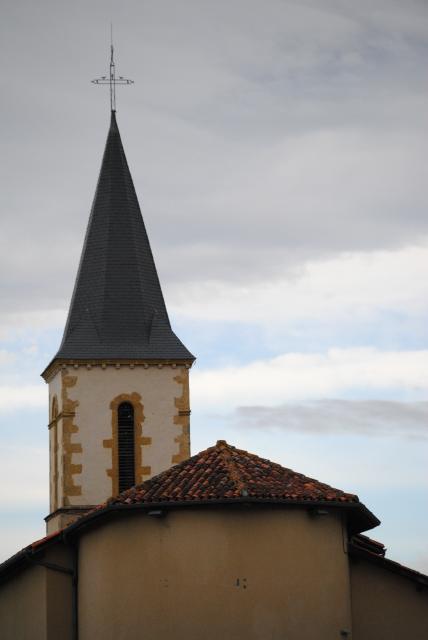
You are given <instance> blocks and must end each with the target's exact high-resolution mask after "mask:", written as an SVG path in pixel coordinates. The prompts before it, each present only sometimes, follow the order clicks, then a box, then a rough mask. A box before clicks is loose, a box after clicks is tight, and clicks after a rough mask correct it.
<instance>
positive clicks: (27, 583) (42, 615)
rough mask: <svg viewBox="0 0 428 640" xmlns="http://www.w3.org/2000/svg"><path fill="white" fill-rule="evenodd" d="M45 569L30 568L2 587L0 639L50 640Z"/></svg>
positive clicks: (0, 591) (0, 595)
mask: <svg viewBox="0 0 428 640" xmlns="http://www.w3.org/2000/svg"><path fill="white" fill-rule="evenodd" d="M45 585H46V583H45V569H43V568H41V567H30V568H28V569H27V570H26V571H24V572H21V573H18V574H17V575H16V576H14V577H13V578H11V579H10V580H9V581H8V582H7V583H5V584H2V585H0V638H1V639H2V640H18V639H19V640H46V637H47V636H46V613H47V610H46V587H45Z"/></svg>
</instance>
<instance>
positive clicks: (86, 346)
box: [55, 111, 194, 360]
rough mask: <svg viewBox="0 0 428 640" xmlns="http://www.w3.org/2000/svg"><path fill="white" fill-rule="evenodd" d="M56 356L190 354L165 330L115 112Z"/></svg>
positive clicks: (158, 357)
mask: <svg viewBox="0 0 428 640" xmlns="http://www.w3.org/2000/svg"><path fill="white" fill-rule="evenodd" d="M56 358H61V359H143V360H144V359H147V360H194V356H192V354H191V353H190V352H189V351H188V350H187V349H186V347H185V346H184V345H183V344H182V343H181V342H180V340H179V339H178V338H177V336H176V335H175V334H174V332H173V331H172V329H171V325H170V322H169V318H168V313H167V310H166V307H165V302H164V299H163V295H162V290H161V287H160V284H159V278H158V274H157V272H156V266H155V263H154V260H153V255H152V251H151V249H150V243H149V239H148V237H147V233H146V229H145V226H144V222H143V218H142V216H141V212H140V207H139V205H138V200H137V195H136V193H135V189H134V185H133V183H132V178H131V174H130V172H129V168H128V163H127V161H126V157H125V152H124V150H123V147H122V141H121V139H120V134H119V129H118V127H117V122H116V116H115V112H114V111H112V114H111V124H110V130H109V133H108V137H107V143H106V147H105V151H104V157H103V161H102V166H101V171H100V176H99V179H98V185H97V190H96V193H95V198H94V202H93V205H92V211H91V215H90V218H89V223H88V228H87V231H86V238H85V243H84V246H83V251H82V256H81V259H80V265H79V271H78V273H77V278H76V283H75V286H74V292H73V297H72V300H71V304H70V310H69V313H68V319H67V324H66V326H65V330H64V336H63V339H62V343H61V346H60V348H59V351H58V353H57V354H56V356H55V359H56Z"/></svg>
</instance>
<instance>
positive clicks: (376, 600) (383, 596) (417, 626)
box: [351, 560, 428, 640]
mask: <svg viewBox="0 0 428 640" xmlns="http://www.w3.org/2000/svg"><path fill="white" fill-rule="evenodd" d="M351 588H352V617H353V626H354V635H353V638H354V640H379V639H383V638H385V639H388V640H407V639H409V640H410V639H411V640H427V638H428V591H427V590H426V589H425V590H424V591H417V589H416V584H415V583H414V582H413V581H411V580H409V579H408V578H405V577H403V576H400V575H397V574H395V573H392V572H391V571H388V570H386V569H384V568H382V567H379V566H375V565H373V564H371V563H368V562H366V561H364V560H353V561H352V563H351Z"/></svg>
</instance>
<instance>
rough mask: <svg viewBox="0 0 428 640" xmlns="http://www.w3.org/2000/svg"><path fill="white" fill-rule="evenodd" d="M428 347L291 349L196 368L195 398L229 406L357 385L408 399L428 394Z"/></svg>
mask: <svg viewBox="0 0 428 640" xmlns="http://www.w3.org/2000/svg"><path fill="white" fill-rule="evenodd" d="M427 362H428V351H426V350H425V351H423V350H420V351H379V350H377V349H374V348H364V349H363V348H350V349H330V350H329V351H327V352H326V353H289V354H285V355H281V356H278V357H276V358H272V359H269V360H259V361H255V362H252V363H250V364H246V365H242V366H229V367H224V368H221V369H215V370H207V371H199V370H198V369H195V370H194V372H193V373H192V398H193V403H194V404H197V405H198V407H204V408H206V409H210V410H215V409H216V408H218V410H219V412H220V410H227V409H230V408H233V407H237V406H243V405H244V406H245V405H251V406H253V405H278V404H283V403H284V402H292V401H301V400H311V399H317V398H319V399H320V398H325V397H332V396H334V397H340V396H341V395H343V394H349V393H350V392H352V391H356V390H357V391H358V390H359V389H364V390H365V392H366V393H367V392H369V391H370V390H371V391H372V392H373V391H375V392H376V394H377V397H382V396H384V397H385V396H386V397H388V396H389V395H390V394H391V392H394V393H396V394H397V393H399V394H400V396H401V397H403V396H405V397H407V398H408V399H414V398H415V397H416V398H417V399H425V398H426V397H427V396H428V366H427Z"/></svg>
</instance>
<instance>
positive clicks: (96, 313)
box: [42, 110, 195, 533]
mask: <svg viewBox="0 0 428 640" xmlns="http://www.w3.org/2000/svg"><path fill="white" fill-rule="evenodd" d="M194 359H195V358H194V356H193V355H192V354H191V353H190V352H189V351H188V350H187V349H186V347H185V346H184V345H183V343H182V342H181V341H180V340H179V339H178V338H177V336H176V335H175V334H174V332H173V331H172V329H171V325H170V322H169V318H168V313H167V310H166V306H165V302H164V299H163V295H162V290H161V287H160V283H159V279H158V275H157V271H156V266H155V263H154V260H153V255H152V251H151V248H150V244H149V240H148V237H147V233H146V229H145V226H144V222H143V218H142V216H141V212H140V207H139V204H138V200H137V196H136V193H135V189H134V185H133V182H132V178H131V174H130V171H129V168H128V164H127V161H126V157H125V153H124V150H123V146H122V142H121V138H120V133H119V129H118V126H117V122H116V112H115V110H112V111H111V122H110V129H109V132H108V136H107V142H106V147H105V151H104V156H103V160H102V165H101V171H100V175H99V179H98V185H97V188H96V193H95V198H94V201H93V205H92V210H91V215H90V218H89V223H88V228H87V231H86V237H85V241H84V245H83V250H82V255H81V259H80V265H79V270H78V273H77V277H76V283H75V286H74V292H73V296H72V300H71V304H70V309H69V313H68V319H67V323H66V326H65V330H64V336H63V339H62V343H61V346H60V348H59V350H58V353H57V354H56V355H55V357H54V358H53V360H52V361H51V363H50V364H49V365H48V367H47V368H46V369H45V371H44V372H43V374H42V376H43V378H44V379H45V381H46V382H47V383H48V384H49V443H50V514H49V515H48V516H47V517H46V522H47V530H48V533H50V532H53V531H56V530H57V529H59V528H61V527H62V526H65V525H66V524H68V523H70V522H71V521H73V520H74V519H76V518H77V517H79V516H80V515H82V514H83V513H85V512H87V511H88V510H89V509H90V508H91V507H93V506H94V505H97V504H99V503H101V502H103V501H105V500H106V499H108V498H109V497H110V496H114V495H117V494H118V493H119V492H120V491H123V490H124V489H126V488H129V487H131V486H133V485H135V484H138V483H140V482H142V481H144V480H147V479H148V478H150V477H151V476H152V475H155V474H157V473H159V472H160V471H163V470H164V469H167V468H169V467H170V466H171V465H173V464H175V463H177V462H180V461H182V460H184V459H186V458H187V457H189V455H190V405H189V369H190V367H191V366H192V363H193V361H194Z"/></svg>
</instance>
